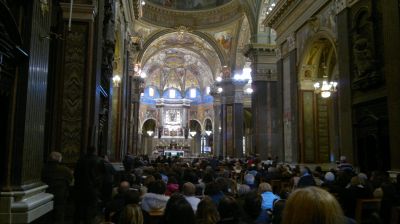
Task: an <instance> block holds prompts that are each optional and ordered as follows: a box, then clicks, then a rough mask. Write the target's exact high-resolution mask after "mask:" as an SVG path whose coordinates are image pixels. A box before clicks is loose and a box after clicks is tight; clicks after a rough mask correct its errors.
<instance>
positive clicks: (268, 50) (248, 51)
mask: <svg viewBox="0 0 400 224" xmlns="http://www.w3.org/2000/svg"><path fill="white" fill-rule="evenodd" d="M275 50H276V45H274V44H259V43H251V44H247V45H245V46H244V48H243V51H242V52H243V54H244V55H245V56H246V57H249V58H252V57H255V56H257V55H261V54H262V55H270V56H274V55H275Z"/></svg>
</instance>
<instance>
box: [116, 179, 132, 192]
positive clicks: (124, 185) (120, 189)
mask: <svg viewBox="0 0 400 224" xmlns="http://www.w3.org/2000/svg"><path fill="white" fill-rule="evenodd" d="M130 187H131V186H130V184H129V182H128V181H121V183H119V186H118V193H120V194H122V193H126V192H128V191H129V188H130Z"/></svg>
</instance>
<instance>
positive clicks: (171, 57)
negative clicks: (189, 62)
mask: <svg viewBox="0 0 400 224" xmlns="http://www.w3.org/2000/svg"><path fill="white" fill-rule="evenodd" d="M164 63H165V65H166V66H167V67H169V68H179V67H183V65H184V64H185V59H184V58H183V56H181V55H179V54H177V53H169V54H167V55H166V57H165V60H164Z"/></svg>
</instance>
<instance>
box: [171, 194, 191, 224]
mask: <svg viewBox="0 0 400 224" xmlns="http://www.w3.org/2000/svg"><path fill="white" fill-rule="evenodd" d="M163 219H164V222H163V223H164V224H187V223H194V222H195V218H194V212H193V209H192V206H191V205H190V204H189V202H188V201H187V200H186V199H185V198H184V197H183V195H181V194H173V195H172V196H171V198H170V199H169V200H168V202H167V205H166V206H165V211H164V217H163Z"/></svg>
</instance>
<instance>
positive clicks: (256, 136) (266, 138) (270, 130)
mask: <svg viewBox="0 0 400 224" xmlns="http://www.w3.org/2000/svg"><path fill="white" fill-rule="evenodd" d="M279 52H280V51H279ZM244 53H245V55H246V56H247V57H249V58H250V59H251V60H252V71H253V72H252V79H253V82H252V86H253V90H254V92H253V93H252V96H251V97H252V113H253V116H252V118H253V121H252V122H253V143H252V147H253V148H252V152H253V153H257V154H260V156H261V158H262V159H267V158H268V157H269V156H271V157H275V156H280V153H278V152H280V151H282V150H281V145H282V143H281V142H282V141H281V134H280V133H281V131H280V130H281V127H280V123H281V116H282V115H281V112H280V110H281V109H280V108H281V107H280V106H279V105H280V95H279V88H280V84H279V83H280V82H279V77H278V74H277V72H276V71H277V69H276V68H277V67H276V60H277V57H276V46H272V45H263V44H254V43H253V44H249V45H248V46H247V47H246V49H245V52H244Z"/></svg>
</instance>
